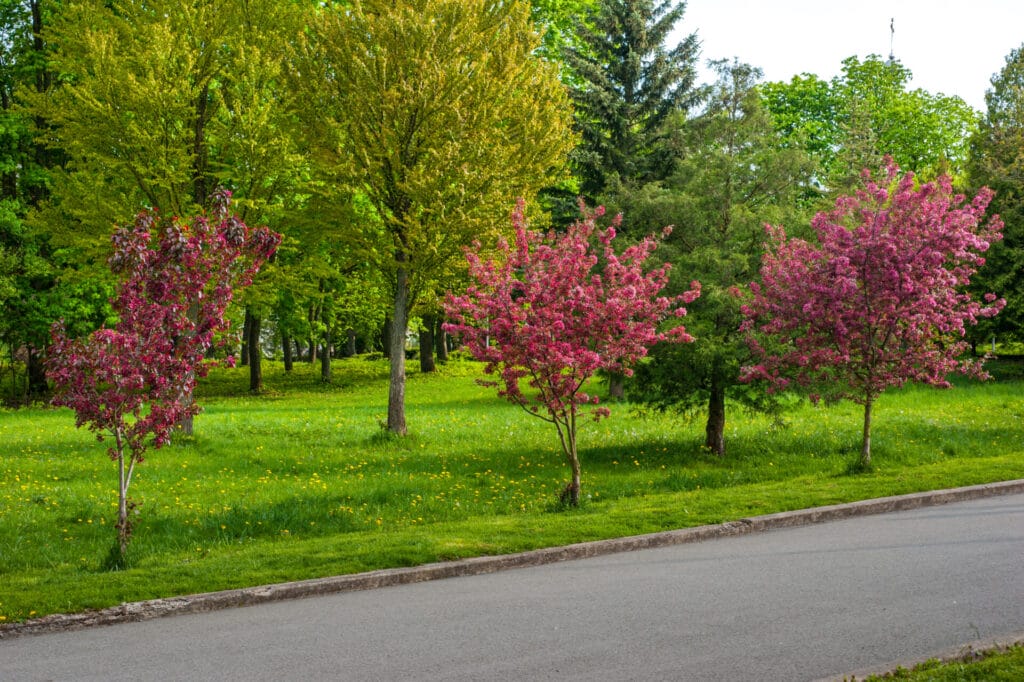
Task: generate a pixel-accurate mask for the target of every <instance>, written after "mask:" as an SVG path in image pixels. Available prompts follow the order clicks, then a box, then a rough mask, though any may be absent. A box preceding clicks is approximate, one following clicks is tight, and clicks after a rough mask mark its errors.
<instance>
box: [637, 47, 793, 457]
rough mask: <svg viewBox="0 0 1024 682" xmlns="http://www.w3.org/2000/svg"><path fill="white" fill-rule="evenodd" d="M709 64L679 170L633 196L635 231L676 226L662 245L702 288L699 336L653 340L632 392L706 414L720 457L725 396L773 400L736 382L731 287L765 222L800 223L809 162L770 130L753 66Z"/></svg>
mask: <svg viewBox="0 0 1024 682" xmlns="http://www.w3.org/2000/svg"><path fill="white" fill-rule="evenodd" d="M712 66H713V67H714V68H715V70H716V71H717V73H718V80H717V82H716V83H715V84H714V86H713V88H712V93H711V96H710V98H709V100H708V104H707V106H706V107H705V111H704V112H703V113H702V114H701V115H700V116H698V117H697V118H694V119H692V120H691V121H689V122H688V124H687V126H686V129H685V131H684V132H685V154H684V158H683V159H682V160H681V161H680V163H679V165H678V168H677V169H676V172H675V173H674V174H673V175H672V177H670V178H668V179H667V180H666V181H665V182H664V183H663V185H662V186H658V187H655V186H651V187H648V188H646V189H645V190H644V191H642V192H641V193H639V195H638V196H636V197H635V198H634V199H632V200H631V203H632V205H633V211H632V216H633V218H634V220H636V221H638V222H639V224H640V229H649V226H651V225H654V224H658V223H659V222H663V223H668V224H673V225H675V228H676V229H675V230H674V231H673V233H672V237H671V238H669V240H667V241H666V244H665V251H667V252H669V253H670V254H671V259H672V262H673V264H674V265H675V266H676V268H675V271H677V272H685V273H686V274H687V276H688V277H694V278H696V279H698V280H700V282H701V284H702V285H703V287H704V289H703V291H704V293H703V295H702V296H701V297H700V298H699V299H697V300H696V301H694V303H693V304H692V305H691V306H690V310H691V312H692V313H693V317H692V319H691V322H690V323H688V325H687V326H688V327H689V329H690V331H691V332H692V333H693V335H694V336H695V337H696V341H695V342H694V343H691V344H660V345H658V346H656V347H655V348H654V350H653V351H652V354H651V355H652V358H651V361H650V362H648V363H645V364H642V365H640V366H639V367H638V369H637V373H636V380H635V381H634V382H633V384H632V385H631V387H630V396H631V398H633V399H636V400H639V401H642V402H645V403H648V404H650V405H652V406H654V407H655V408H656V409H660V410H671V411H679V412H682V413H684V414H687V415H691V414H692V415H693V416H696V415H698V414H704V415H706V419H707V423H706V428H705V442H704V444H705V446H706V447H707V448H708V449H709V450H710V451H711V452H713V453H715V454H717V455H724V454H725V423H726V398H728V399H729V400H731V401H736V402H739V403H740V404H742V405H744V406H745V407H748V408H753V409H767V408H770V407H771V406H772V404H771V402H770V401H766V393H765V391H764V390H762V389H761V388H758V387H751V386H749V385H745V384H742V383H740V381H739V374H740V366H741V365H742V364H744V363H745V362H747V360H748V357H749V349H748V348H747V346H746V344H745V343H743V340H742V338H741V337H740V335H738V334H737V333H736V330H737V329H738V328H739V325H740V323H741V319H742V318H741V315H740V300H739V298H738V297H737V296H735V295H733V293H731V290H734V288H735V287H736V286H738V285H743V284H746V283H747V282H749V281H750V280H751V279H752V278H754V276H755V275H756V273H757V267H758V262H759V259H760V256H761V252H762V246H761V242H762V240H763V233H764V232H763V227H762V226H763V225H764V223H766V222H789V223H798V222H800V219H799V218H800V208H799V204H800V201H799V195H800V194H801V193H802V191H803V190H802V188H803V187H804V186H805V185H806V184H807V183H808V182H809V178H810V173H811V171H812V164H811V162H810V160H809V159H808V157H807V155H806V154H805V153H804V152H803V151H802V150H800V149H796V148H792V147H787V146H786V145H784V144H783V139H782V136H781V135H780V134H779V133H777V132H776V131H775V130H774V128H773V126H772V121H771V118H770V117H769V115H768V113H767V111H766V109H765V108H764V106H763V105H762V102H761V97H760V94H759V93H758V90H757V85H758V81H759V79H760V77H761V72H760V70H759V69H756V68H754V67H752V66H750V65H748V64H742V63H738V62H727V61H718V62H714V63H713V64H712ZM807 217H808V218H809V216H807ZM675 284H676V286H682V285H684V283H682V282H678V283H675Z"/></svg>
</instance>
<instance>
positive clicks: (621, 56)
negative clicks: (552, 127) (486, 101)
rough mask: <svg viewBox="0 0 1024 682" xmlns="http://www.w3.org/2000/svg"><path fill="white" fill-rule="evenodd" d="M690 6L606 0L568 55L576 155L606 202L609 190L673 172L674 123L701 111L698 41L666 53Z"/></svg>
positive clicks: (593, 190) (585, 180) (588, 190)
mask: <svg viewBox="0 0 1024 682" xmlns="http://www.w3.org/2000/svg"><path fill="white" fill-rule="evenodd" d="M685 7H686V4H685V3H683V2H678V3H676V2H674V1H673V0H599V1H598V3H597V7H596V9H595V10H594V11H592V12H591V13H590V14H588V15H587V17H586V21H585V22H581V23H580V25H579V28H578V29H577V31H578V36H579V41H580V45H579V46H576V47H570V48H569V49H568V50H567V51H566V57H565V63H566V65H567V67H568V68H569V70H570V72H571V74H572V79H571V80H572V82H573V86H572V98H573V102H574V104H575V110H576V128H577V130H579V132H580V135H581V142H580V145H579V147H578V148H577V149H576V150H575V152H574V153H573V160H574V162H575V165H576V169H577V174H578V175H579V177H580V179H581V185H582V190H583V192H584V193H585V194H586V195H587V196H590V197H601V196H603V193H604V192H605V190H606V189H607V188H608V187H609V183H615V182H619V183H622V184H623V185H626V186H628V187H638V186H640V185H643V184H644V183H647V182H651V181H656V180H660V179H663V178H665V177H666V176H668V175H669V174H670V173H671V171H672V168H673V162H674V160H675V157H676V154H675V152H676V149H674V148H673V140H672V134H673V129H674V126H673V123H674V118H675V116H676V115H677V114H679V113H680V112H685V111H686V110H688V109H689V108H690V107H691V106H692V105H694V104H695V103H696V102H697V100H698V99H699V96H700V90H699V89H697V88H695V87H694V83H695V79H696V60H697V55H698V48H699V43H698V42H697V37H696V35H694V34H691V35H689V36H687V37H686V38H684V39H683V40H682V42H680V43H679V44H677V45H675V46H674V47H671V48H668V47H667V46H666V45H665V42H666V40H667V39H668V37H669V34H670V33H671V31H672V30H673V28H674V27H675V25H676V24H677V23H678V22H679V20H680V19H681V18H682V16H683V12H684V10H685Z"/></svg>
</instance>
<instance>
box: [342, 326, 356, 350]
mask: <svg viewBox="0 0 1024 682" xmlns="http://www.w3.org/2000/svg"><path fill="white" fill-rule="evenodd" d="M345 333H346V335H347V338H346V339H345V357H346V358H350V357H352V356H353V355H355V354H356V330H355V329H353V328H352V327H349V328H348V330H347V331H346V332H345Z"/></svg>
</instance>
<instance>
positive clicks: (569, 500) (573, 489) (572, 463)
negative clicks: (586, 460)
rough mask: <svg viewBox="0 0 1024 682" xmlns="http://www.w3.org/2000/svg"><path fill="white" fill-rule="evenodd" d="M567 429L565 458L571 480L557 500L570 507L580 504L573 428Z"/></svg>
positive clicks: (577, 464)
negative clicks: (567, 461)
mask: <svg viewBox="0 0 1024 682" xmlns="http://www.w3.org/2000/svg"><path fill="white" fill-rule="evenodd" d="M567 431H568V433H567V434H566V435H567V436H568V442H567V443H566V445H568V449H567V452H566V453H565V454H566V458H567V459H568V460H569V468H570V470H571V471H572V480H570V481H569V483H568V484H567V485H566V486H565V489H564V490H562V494H561V495H560V496H559V500H560V501H561V502H562V504H567V505H569V506H571V507H578V506H580V458H579V455H578V454H577V452H576V434H575V433H574V431H575V429H574V428H573V427H571V426H570V427H569V428H568V429H567Z"/></svg>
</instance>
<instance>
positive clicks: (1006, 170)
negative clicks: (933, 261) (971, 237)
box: [969, 45, 1024, 345]
mask: <svg viewBox="0 0 1024 682" xmlns="http://www.w3.org/2000/svg"><path fill="white" fill-rule="evenodd" d="M985 105H986V112H985V114H984V117H983V119H982V121H981V125H980V126H979V129H978V131H977V132H976V133H975V134H974V136H973V137H972V138H971V161H970V165H969V173H970V183H971V185H972V186H973V187H975V188H978V187H982V186H987V187H990V188H991V189H993V190H995V197H994V198H993V200H992V204H991V206H990V209H991V211H992V212H993V213H997V214H998V215H999V217H1000V218H1002V219H1003V224H1004V226H1005V227H1004V229H1003V241H1001V242H998V243H996V244H993V245H992V249H991V251H989V253H988V254H987V255H986V259H985V260H986V263H985V267H984V268H982V269H981V270H980V271H979V272H978V275H977V276H976V277H975V279H974V282H975V284H976V285H977V286H976V287H975V289H974V290H975V295H980V294H983V293H984V292H986V291H997V292H999V294H1000V295H1001V296H1003V297H1004V298H1005V299H1006V308H1005V309H1004V310H1003V312H1002V313H1001V314H1000V315H999V316H998V317H995V318H991V319H988V320H983V321H982V323H981V324H979V325H978V327H977V328H976V329H974V330H972V332H971V339H972V341H973V342H974V343H975V345H977V343H978V342H985V341H988V340H990V339H992V338H993V336H994V337H996V338H998V339H1001V340H1004V341H1005V340H1011V339H1020V338H1021V337H1022V335H1024V333H1022V329H1024V326H1022V325H1024V45H1022V46H1021V47H1019V48H1017V49H1016V50H1013V51H1012V52H1011V53H1010V54H1009V55H1008V56H1007V57H1006V65H1005V66H1004V67H1003V69H1002V71H1000V72H999V73H998V74H996V75H995V76H993V78H992V88H991V89H990V90H988V91H987V92H986V93H985Z"/></svg>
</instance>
